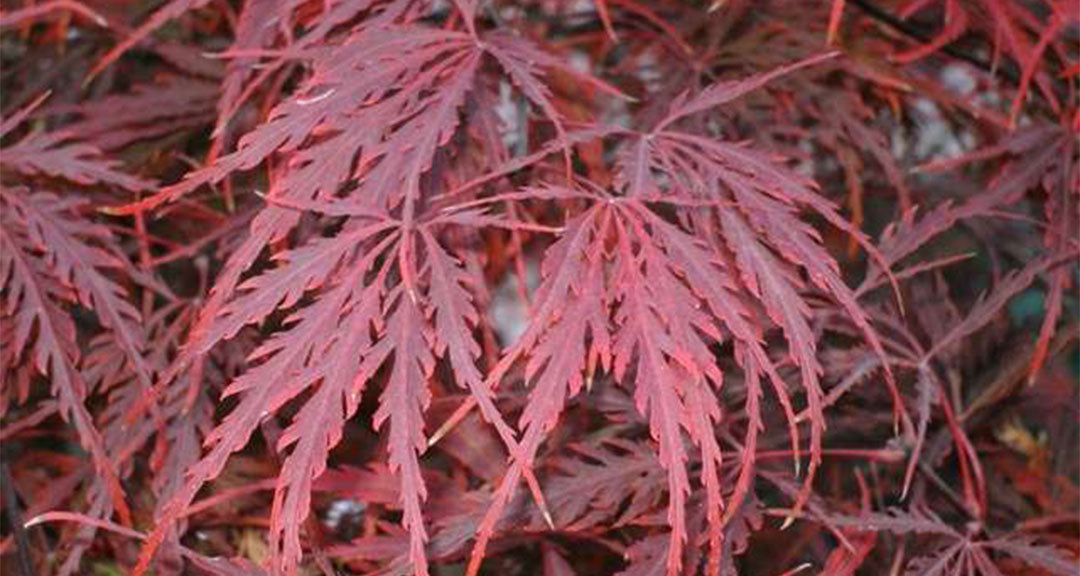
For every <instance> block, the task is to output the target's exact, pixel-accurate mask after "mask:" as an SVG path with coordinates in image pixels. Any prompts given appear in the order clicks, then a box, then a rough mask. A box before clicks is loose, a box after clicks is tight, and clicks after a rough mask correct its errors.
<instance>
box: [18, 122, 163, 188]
mask: <svg viewBox="0 0 1080 576" xmlns="http://www.w3.org/2000/svg"><path fill="white" fill-rule="evenodd" d="M0 164H2V165H4V166H5V167H6V168H8V169H9V170H14V171H16V172H18V173H20V174H22V175H24V176H28V177H33V176H38V175H42V176H50V177H54V178H63V179H65V180H67V181H69V182H73V183H75V184H82V185H94V184H106V185H110V186H116V187H117V188H123V189H125V190H129V191H132V192H140V191H149V190H152V189H153V188H154V184H153V183H152V182H148V181H146V180H143V179H141V178H137V177H135V176H132V175H130V174H127V173H125V172H122V171H120V170H118V169H117V168H118V166H119V163H118V162H116V161H115V160H108V159H106V158H105V157H103V156H102V154H101V151H100V150H98V149H97V148H95V147H93V146H91V145H89V144H86V143H83V142H72V141H71V138H70V136H68V135H67V134H64V133H62V132H49V133H46V132H36V133H33V134H30V135H29V136H27V137H25V138H23V139H22V140H20V141H19V142H18V143H17V144H15V145H13V146H9V147H7V148H5V149H4V154H3V156H0Z"/></svg>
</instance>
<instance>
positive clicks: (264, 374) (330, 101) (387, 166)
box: [116, 21, 566, 574]
mask: <svg viewBox="0 0 1080 576" xmlns="http://www.w3.org/2000/svg"><path fill="white" fill-rule="evenodd" d="M470 30H471V28H470ZM496 45H497V46H498V47H497V48H496V47H495V46H496ZM491 46H492V47H490V48H489V47H488V46H487V45H486V44H485V43H484V42H482V41H478V40H477V38H476V37H474V36H472V35H471V34H467V33H463V32H459V31H455V30H450V29H438V28H433V27H428V26H422V25H414V24H411V25H408V26H406V25H401V24H396V23H393V22H387V21H382V22H381V23H380V22H373V23H367V25H366V26H365V25H359V26H357V27H356V28H355V29H354V30H353V31H352V32H351V34H350V35H349V37H348V39H347V41H345V42H343V43H342V44H340V45H332V46H326V45H319V46H311V47H301V48H297V49H296V53H295V55H294V56H295V57H296V58H300V59H304V60H308V61H310V63H311V74H310V76H309V77H308V78H307V80H306V81H305V82H304V83H303V84H302V85H301V87H300V88H299V89H298V90H297V92H296V93H295V94H294V95H293V96H292V97H290V98H288V99H286V100H285V101H284V102H282V103H281V104H279V105H278V106H277V107H276V108H275V109H274V110H273V111H272V112H271V114H270V118H269V119H268V120H267V121H266V122H265V123H263V124H261V125H259V126H258V127H257V128H255V129H254V130H253V131H252V132H251V133H249V134H247V135H246V136H244V137H243V138H242V139H241V141H240V144H239V147H238V149H237V150H236V151H235V152H233V153H231V154H228V155H225V156H222V157H220V158H218V159H217V160H216V161H214V162H213V163H212V164H210V165H209V166H207V167H205V168H202V169H200V170H197V171H195V172H194V173H192V174H190V175H189V176H188V177H187V178H186V179H185V180H184V181H182V182H180V183H179V184H177V185H174V186H172V187H170V188H167V189H166V190H164V191H163V192H161V193H160V194H158V195H157V196H155V197H154V198H152V199H150V200H149V201H147V202H144V203H140V204H136V205H132V206H128V207H124V208H123V209H120V210H117V211H116V212H118V213H126V212H129V211H138V210H140V209H146V208H150V207H153V206H156V205H159V204H160V203H162V202H165V201H169V200H173V199H176V198H178V197H180V196H182V195H184V194H187V193H189V192H190V191H192V190H194V189H195V188H196V187H198V186H201V185H203V184H210V183H215V182H218V181H220V180H222V179H223V178H225V177H227V176H228V175H230V174H232V173H235V172H237V171H240V170H247V169H251V168H254V167H255V166H257V165H260V164H261V163H263V162H264V161H266V160H268V159H269V158H270V157H271V156H272V155H282V156H285V157H286V162H285V167H284V169H283V170H281V171H280V172H279V173H278V174H277V176H276V177H275V178H274V179H273V180H272V182H271V186H270V192H269V193H268V194H267V195H266V199H267V201H268V203H269V204H270V205H269V206H268V207H267V208H265V209H264V210H263V212H262V214H260V215H259V216H257V217H256V219H255V221H254V222H253V226H252V234H251V236H250V237H249V239H248V240H247V241H246V242H245V244H244V245H242V247H241V248H240V249H239V250H238V251H237V252H236V253H235V254H234V256H233V258H232V259H231V260H230V262H229V263H227V264H226V268H225V271H224V272H223V274H222V275H221V276H220V277H219V280H218V284H217V286H216V287H215V288H214V290H213V292H212V295H211V299H210V300H209V301H208V302H207V304H206V305H205V306H204V307H203V311H202V312H201V314H200V320H199V322H198V323H197V325H196V327H195V328H193V330H192V333H191V336H190V338H189V341H188V343H187V345H186V347H185V351H184V352H183V353H182V354H181V358H180V359H179V360H178V361H177V363H176V365H175V366H174V368H173V369H171V370H170V374H172V375H175V374H178V373H180V372H182V371H183V369H184V367H185V366H190V365H193V364H194V363H195V362H196V360H197V358H198V357H199V356H200V355H203V354H206V353H207V352H208V351H210V350H211V349H212V348H213V347H214V346H216V345H217V344H218V343H220V342H222V341H224V340H227V339H229V338H231V337H233V336H235V335H236V334H237V333H238V331H239V330H240V329H241V328H243V327H244V326H246V325H249V324H259V323H262V322H263V321H264V320H265V319H266V318H267V317H268V316H270V315H271V314H272V313H274V312H276V311H284V310H295V311H294V312H293V313H292V315H291V316H289V317H288V319H287V320H286V323H285V326H284V329H283V330H282V331H280V332H278V333H276V334H275V335H273V336H271V337H270V338H269V339H267V340H266V341H265V342H264V343H263V344H262V346H260V347H259V348H258V349H256V350H255V352H254V353H253V354H252V355H251V357H250V358H249V361H250V362H252V363H255V364H256V365H255V366H254V367H253V368H251V369H250V370H249V371H248V372H247V373H245V374H243V375H242V376H240V378H238V379H237V380H236V381H234V382H233V383H232V384H230V385H229V387H228V388H227V389H226V394H228V395H233V394H241V395H242V396H241V399H240V402H239V404H238V406H237V407H236V409H234V411H233V412H232V413H230V415H229V416H228V417H226V419H225V421H224V422H223V423H222V424H221V426H219V427H218V428H217V429H216V430H215V431H214V432H213V433H211V435H210V436H209V437H208V439H207V444H208V445H209V446H210V447H211V450H210V452H209V453H208V454H207V455H206V456H205V457H204V458H203V459H202V461H201V462H200V463H199V464H198V465H196V466H195V467H193V468H192V470H191V472H190V474H189V479H188V481H187V483H186V485H185V487H184V489H183V490H181V491H180V492H179V493H178V494H177V495H176V496H175V497H174V498H173V500H172V501H171V502H170V504H169V506H168V507H167V508H166V511H165V512H164V513H163V515H162V518H161V519H160V522H159V526H158V527H157V528H156V529H155V532H154V534H153V535H152V536H151V538H149V539H148V543H147V545H146V546H144V549H143V553H142V555H141V559H140V564H139V566H138V571H142V570H145V568H146V567H147V566H148V564H149V561H150V559H151V558H152V555H153V553H154V550H155V548H156V546H157V544H158V543H159V542H160V538H161V535H162V533H163V531H164V530H166V529H167V526H168V525H170V524H171V523H173V522H175V521H176V519H177V518H179V516H180V515H181V514H182V513H183V510H184V509H185V508H186V507H187V506H189V505H190V502H191V499H192V498H193V497H194V495H195V493H196V492H197V491H198V490H199V488H200V487H201V486H202V485H203V484H205V483H206V482H207V481H209V480H210V479H212V478H214V477H216V476H217V475H218V474H220V473H221V470H222V467H223V466H224V465H225V462H226V461H227V459H228V457H229V455H230V454H231V453H233V452H235V451H237V450H239V449H241V448H243V446H244V445H246V444H247V442H248V440H249V438H250V437H251V434H252V433H253V431H254V429H255V428H256V426H257V425H258V423H259V421H260V420H261V419H262V418H265V417H268V416H269V415H270V414H273V413H275V412H276V411H277V410H278V409H279V408H280V407H281V406H282V405H283V404H284V403H285V402H288V401H289V400H290V399H292V398H295V397H297V396H298V395H300V394H301V393H302V392H303V391H304V390H305V389H308V388H312V387H315V386H317V388H316V389H315V392H314V395H313V396H311V397H309V398H308V399H307V400H306V402H305V403H304V405H303V407H302V408H301V409H300V411H299V412H298V413H297V415H296V416H295V417H294V418H293V422H292V424H291V426H290V427H289V429H288V430H287V431H286V434H285V435H284V436H283V437H282V439H281V440H280V442H279V444H278V446H277V448H278V450H282V451H284V450H287V449H290V448H291V452H289V455H288V456H287V457H286V459H285V462H284V465H283V468H282V472H281V475H280V476H279V481H278V486H277V489H276V491H275V503H274V509H273V511H272V518H271V530H270V532H271V544H272V546H271V556H272V563H273V564H274V566H275V568H277V569H280V570H282V571H284V572H286V573H290V572H291V571H293V570H295V568H296V566H297V563H298V561H299V559H300V554H301V547H300V539H299V536H300V535H299V525H300V524H301V522H302V521H303V520H304V518H305V517H306V516H307V514H308V508H309V505H310V496H309V494H310V489H311V482H312V481H313V480H314V478H315V477H316V476H317V475H318V474H319V473H321V472H322V471H323V470H324V469H325V465H326V464H325V462H326V458H327V455H328V453H329V449H330V448H332V447H333V445H334V444H336V443H337V441H338V440H339V439H340V437H341V428H342V426H343V425H344V422H345V421H346V420H348V419H349V417H350V416H351V415H352V413H353V412H354V411H355V409H356V402H358V399H359V397H360V394H361V392H362V390H363V389H364V386H365V384H366V383H367V382H368V381H369V380H372V379H374V378H375V377H376V375H377V374H380V373H386V374H387V375H388V376H387V380H386V383H385V387H384V389H383V392H382V396H381V399H380V408H379V410H378V411H377V412H376V415H375V419H374V425H375V427H376V428H382V427H383V425H384V424H387V425H388V426H387V431H386V433H387V435H388V438H389V444H388V446H389V461H390V464H391V468H392V470H393V471H394V472H395V473H396V474H397V475H398V476H399V479H400V481H401V496H400V497H401V502H402V508H403V513H404V514H403V517H402V523H403V525H404V526H405V527H406V529H407V530H408V532H409V534H410V544H409V555H408V560H409V562H410V563H411V564H412V566H413V569H414V570H415V571H416V573H418V574H422V573H425V572H426V559H425V554H424V547H425V543H426V541H427V532H426V530H425V527H424V521H423V516H422V514H421V506H422V503H423V501H424V500H425V497H426V489H425V487H424V482H423V478H422V476H421V474H420V465H419V454H420V453H421V452H422V451H423V450H424V449H425V447H426V437H425V436H424V433H423V413H424V411H425V409H426V407H427V404H428V402H429V399H430V392H429V391H428V380H429V378H430V377H431V375H432V371H433V370H434V365H435V362H436V361H437V359H440V358H445V359H446V361H447V362H448V363H449V364H450V366H451V368H452V369H453V372H454V374H455V377H456V382H457V383H458V384H459V385H461V386H463V387H465V388H467V389H468V390H470V392H471V393H472V396H473V397H474V398H476V399H477V402H478V403H479V404H480V406H481V408H482V413H483V415H484V417H485V418H486V419H487V420H489V421H490V422H491V423H492V424H493V425H494V426H495V428H496V429H497V430H498V431H499V433H500V435H501V436H502V438H503V440H504V442H506V443H507V444H508V445H509V444H511V443H513V442H514V438H513V433H512V431H511V430H510V428H509V426H508V425H506V424H505V423H504V422H503V421H502V418H501V416H500V415H499V414H498V411H497V409H496V408H495V406H494V404H493V403H492V400H491V398H490V390H489V388H488V385H487V384H486V382H485V380H484V379H483V378H482V376H481V374H480V372H479V371H478V368H477V366H476V359H477V354H478V352H479V348H478V345H477V344H476V342H475V340H474V338H475V337H474V335H473V334H472V332H473V326H475V324H476V323H477V322H478V320H479V317H478V314H477V311H476V309H475V307H474V305H473V304H472V303H471V297H470V295H469V291H468V284H469V283H470V282H471V279H470V278H469V276H468V275H467V274H466V273H465V272H464V270H463V269H462V268H461V267H460V265H459V264H458V263H456V262H455V261H454V259H453V257H452V256H451V255H450V254H449V253H448V252H447V250H446V249H445V247H443V245H442V244H441V241H440V240H439V237H438V236H437V235H436V232H435V231H436V229H441V227H445V226H448V225H458V226H460V225H467V226H468V225H483V226H506V227H509V228H515V227H518V226H523V225H524V224H523V223H515V222H505V223H504V222H502V218H501V217H496V216H490V217H484V218H481V219H477V218H476V217H473V218H471V219H470V218H467V217H462V216H461V215H460V214H459V217H458V218H457V220H456V221H455V219H454V218H451V217H446V218H437V217H433V216H432V215H431V214H428V213H427V212H426V210H427V206H428V205H429V204H430V202H431V201H432V200H433V199H435V198H436V197H437V195H438V193H439V190H440V189H441V183H440V181H439V175H438V174H433V172H434V170H433V166H434V165H435V162H436V159H437V158H444V157H445V158H449V157H451V153H449V150H451V149H452V148H453V147H454V146H455V145H456V141H455V140H454V139H453V137H454V135H455V134H456V133H458V131H459V122H460V117H461V114H462V110H463V109H464V108H465V107H466V105H467V102H468V101H469V99H470V96H471V94H472V93H473V91H474V90H475V87H476V85H477V83H478V75H479V74H480V73H481V72H482V66H481V64H482V62H483V61H484V59H485V57H486V56H487V55H489V54H491V55H493V57H494V58H495V60H496V62H504V61H505V62H508V64H506V66H508V67H512V68H513V71H512V72H511V71H510V70H507V73H508V74H512V75H514V77H515V79H516V82H518V83H519V84H520V85H522V86H526V85H527V86H528V87H529V88H528V90H536V91H537V92H536V93H535V94H533V97H541V96H542V97H544V98H547V96H546V94H547V91H546V88H543V84H542V83H541V82H540V80H539V77H538V74H539V73H540V72H541V71H542V70H547V69H550V68H553V67H560V69H561V68H566V67H565V65H563V64H561V63H558V61H557V60H555V59H553V58H551V57H545V58H543V59H539V58H538V59H537V61H538V64H537V67H532V66H524V65H523V63H522V62H521V61H520V58H523V57H524V56H522V55H520V54H519V52H521V51H522V50H525V51H526V52H524V54H525V55H528V54H531V52H528V50H531V48H528V47H527V46H526V45H525V44H523V41H519V40H517V39H510V38H506V39H496V40H493V42H492V44H491ZM499 50H501V51H504V52H505V53H506V54H504V53H503V52H499V54H500V55H501V56H502V59H500V57H495V56H494V55H495V52H496V51H499ZM507 54H509V56H507ZM537 54H539V53H537ZM511 63H512V64H511ZM523 89H524V88H523ZM545 109H547V110H548V111H550V112H552V113H554V108H553V107H548V106H545ZM552 120H553V121H556V122H557V121H558V119H557V118H552ZM564 145H565V144H564ZM429 175H430V176H429ZM300 211H311V212H314V213H316V214H321V215H323V217H346V218H348V220H347V222H348V223H347V224H346V225H345V227H344V228H343V229H342V230H341V231H340V232H337V233H336V234H334V235H331V236H326V237H315V238H314V239H311V240H309V241H307V242H306V243H303V244H301V245H299V246H297V247H295V248H292V249H290V250H287V251H284V252H279V253H278V254H277V255H275V256H274V257H273V258H274V259H275V260H276V261H277V263H278V264H279V265H278V266H277V267H276V268H273V269H271V270H269V271H266V272H263V273H262V274H258V275H255V276H253V277H251V278H249V279H248V280H246V281H242V280H241V278H242V276H243V275H244V273H245V272H246V271H247V270H248V269H250V268H251V267H252V266H253V265H254V264H255V262H256V260H257V258H258V255H259V253H260V252H262V251H263V250H264V249H265V248H266V247H268V246H271V244H272V243H273V242H275V241H280V240H282V239H284V238H286V236H287V234H288V233H289V232H290V231H292V230H293V229H294V228H295V227H296V225H297V223H298V221H299V218H298V216H299V212H300ZM391 213H393V214H395V216H393V217H391V216H390V214H391ZM373 259H383V260H380V263H379V264H378V265H377V267H378V271H377V272H368V268H369V267H371V266H373V265H375V263H374V262H375V260H373ZM372 275H373V276H372ZM356 286H360V288H358V287H356ZM354 290H355V293H352V292H350V291H354ZM350 294H351V295H350ZM310 298H313V299H314V301H311V300H310ZM298 307H299V309H298V310H296V309H297V308H298ZM358 315H359V316H358ZM358 330H359V331H371V330H374V331H376V332H377V333H378V334H379V338H377V339H375V340H370V341H369V340H368V339H367V337H364V338H361V337H360V336H358V335H355V334H353V332H355V331H358ZM320 331H322V332H324V333H327V334H335V335H336V336H334V337H332V338H330V339H329V340H328V341H326V342H323V343H317V341H318V340H319V338H317V337H316V336H315V335H316V334H319V333H320ZM324 340H325V338H324ZM346 342H348V343H350V344H348V345H347V346H346V344H344V343H346ZM342 346H346V347H345V348H342ZM347 350H349V352H346V351H347ZM346 354H353V355H355V356H353V357H348V358H346V356H345V355H346ZM384 366H385V370H384V369H383V367H384ZM342 402H344V404H343V406H344V409H343V410H338V408H337V407H338V406H342V404H341V403H342ZM328 407H329V408H328ZM327 410H330V414H332V417H328V418H325V419H320V418H319V415H320V414H323V413H325V412H326V411H327Z"/></svg>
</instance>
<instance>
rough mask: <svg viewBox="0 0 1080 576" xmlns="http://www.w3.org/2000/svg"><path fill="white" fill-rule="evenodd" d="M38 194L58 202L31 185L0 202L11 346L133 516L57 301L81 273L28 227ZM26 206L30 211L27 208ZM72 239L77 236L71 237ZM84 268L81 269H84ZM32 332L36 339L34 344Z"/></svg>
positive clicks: (1, 285) (1, 268) (1, 272)
mask: <svg viewBox="0 0 1080 576" xmlns="http://www.w3.org/2000/svg"><path fill="white" fill-rule="evenodd" d="M35 200H36V202H42V203H45V206H47V207H49V208H52V207H57V206H55V205H53V206H49V204H48V203H49V202H50V201H54V200H55V198H53V197H50V196H47V195H36V197H31V196H30V193H29V191H28V190H25V189H22V188H16V189H7V188H4V189H0V206H3V207H4V208H5V209H4V210H3V211H2V212H0V213H2V214H3V215H4V218H2V219H0V222H2V223H3V226H0V289H2V294H4V299H3V300H2V303H3V309H2V313H3V316H4V317H5V318H6V319H10V321H11V322H12V324H13V325H14V340H13V341H12V342H10V344H11V346H12V348H11V350H10V352H11V353H13V354H14V355H15V356H16V357H18V356H21V355H26V357H27V358H29V360H30V363H32V364H33V365H34V367H35V368H36V369H37V370H38V371H39V372H40V373H41V374H42V375H46V376H48V377H49V378H50V379H51V381H52V393H53V395H54V396H56V398H57V400H58V402H59V409H60V413H61V414H62V415H63V416H64V418H65V419H69V420H70V421H71V422H72V424H74V426H75V429H76V431H77V432H78V436H79V441H80V443H81V444H82V445H83V447H85V448H86V449H87V450H89V452H90V454H91V456H92V457H93V460H94V466H95V468H96V470H97V471H98V473H99V474H101V475H102V477H103V478H104V480H105V482H106V484H107V485H108V490H109V494H110V496H111V498H112V501H113V505H114V506H116V508H117V510H118V511H119V512H120V515H121V517H122V518H123V519H124V521H125V522H129V521H130V519H129V518H128V516H129V514H130V513H129V512H128V509H127V505H126V503H125V497H124V491H123V488H122V487H121V486H120V483H119V480H118V475H117V472H116V469H115V466H114V464H113V462H112V460H111V458H110V457H109V455H108V453H107V451H106V448H105V445H104V444H103V442H102V438H101V434H100V433H99V432H98V430H97V427H96V426H95V424H94V420H93V417H92V416H91V415H90V412H89V411H88V410H87V409H86V406H85V402H86V399H87V395H88V390H87V387H86V384H85V382H84V379H83V376H82V373H81V372H80V370H79V367H78V362H79V358H80V354H79V349H78V345H77V343H76V341H75V325H74V322H72V319H71V317H70V316H69V315H67V314H66V313H65V311H63V310H62V309H61V308H60V307H59V306H58V305H57V303H58V302H67V301H73V300H74V299H75V296H74V295H73V294H71V292H70V286H71V283H72V282H73V281H74V280H75V279H81V276H79V277H74V278H73V274H72V273H71V272H70V271H68V272H67V273H66V274H65V271H64V269H63V268H60V269H59V270H58V269H57V268H56V264H50V263H48V262H47V261H46V260H45V259H42V258H40V257H39V256H38V252H40V251H41V250H42V248H43V246H42V245H41V242H42V240H43V238H42V237H40V236H38V235H37V233H36V232H37V231H34V230H32V229H28V228H24V226H27V225H32V223H33V222H34V221H33V219H32V218H33V217H34V216H36V215H37V214H34V215H31V213H29V211H30V210H33V209H34V208H37V207H38V205H36V204H34V203H33V202H34V201H35ZM58 208H61V209H62V208H63V207H62V206H59V207H58ZM24 209H27V210H28V211H27V212H24V211H23V210H24ZM46 209H47V208H46ZM8 211H11V212H13V213H14V214H18V215H19V216H21V217H22V218H23V220H22V221H21V222H20V221H18V220H16V219H15V218H12V216H13V215H14V214H9V212H8ZM77 229H78V227H76V230H77ZM68 240H69V241H71V242H77V240H75V239H73V238H68ZM86 249H87V250H92V249H90V248H86ZM85 272H87V271H86V270H80V274H81V273H85ZM90 273H91V274H96V273H97V272H96V271H91V272H90ZM4 323H5V324H6V323H7V320H5V322H4ZM32 334H33V335H34V341H33V343H32V344H31V343H30V339H31V335H32ZM28 346H29V348H28Z"/></svg>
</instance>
